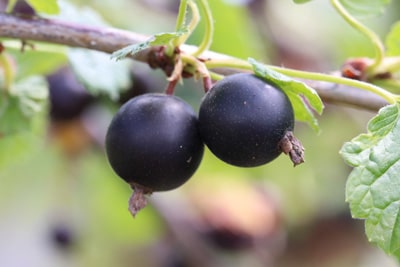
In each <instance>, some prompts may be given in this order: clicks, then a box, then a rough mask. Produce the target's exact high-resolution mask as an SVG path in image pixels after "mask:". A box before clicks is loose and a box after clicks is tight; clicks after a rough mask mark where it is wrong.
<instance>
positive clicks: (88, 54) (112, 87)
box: [68, 48, 131, 100]
mask: <svg viewBox="0 0 400 267" xmlns="http://www.w3.org/2000/svg"><path fill="white" fill-rule="evenodd" d="M68 57H69V60H70V63H71V67H72V69H73V71H74V73H75V75H76V76H77V77H78V79H79V80H80V82H82V84H83V85H84V86H85V87H86V88H87V89H88V90H89V91H90V92H91V93H92V94H94V95H99V94H106V95H108V96H109V97H110V98H111V99H113V100H116V99H118V97H119V92H121V91H123V90H126V89H127V88H128V87H129V86H130V85H131V76H130V63H131V62H129V61H127V60H126V61H119V62H115V61H112V60H110V56H109V55H108V54H105V53H101V52H97V51H90V50H86V49H79V48H71V49H70V50H69V52H68Z"/></svg>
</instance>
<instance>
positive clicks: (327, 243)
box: [0, 0, 400, 267]
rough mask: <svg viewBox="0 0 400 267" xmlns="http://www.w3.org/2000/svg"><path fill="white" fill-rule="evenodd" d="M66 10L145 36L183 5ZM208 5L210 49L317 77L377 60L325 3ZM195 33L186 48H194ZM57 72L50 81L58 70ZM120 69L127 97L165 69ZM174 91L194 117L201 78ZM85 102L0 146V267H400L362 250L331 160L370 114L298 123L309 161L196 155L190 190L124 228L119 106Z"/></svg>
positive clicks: (118, 4)
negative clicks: (127, 82)
mask: <svg viewBox="0 0 400 267" xmlns="http://www.w3.org/2000/svg"><path fill="white" fill-rule="evenodd" d="M73 2H74V4H76V5H78V6H80V7H82V8H91V9H93V10H94V11H95V12H97V13H98V14H99V15H101V16H102V17H103V18H104V20H105V21H107V22H108V23H109V24H110V25H112V26H113V27H117V28H122V29H126V30H131V31H135V32H139V33H143V34H149V35H150V34H155V33H158V32H164V31H172V30H174V27H175V18H176V14H177V9H178V6H179V1H173V0H169V1H164V0H103V1H95V0H91V1H73ZM209 2H210V6H211V8H212V12H213V16H214V21H215V36H214V41H213V44H212V50H214V51H218V52H221V53H226V54H229V55H233V56H236V57H240V58H244V59H246V58H247V57H253V58H256V59H257V60H260V61H263V62H266V63H271V64H276V65H282V66H285V67H291V68H297V69H303V70H312V71H321V72H328V71H331V70H336V69H339V68H340V66H341V64H342V63H343V62H344V61H345V59H347V58H349V57H357V56H372V55H373V49H372V47H371V46H370V44H369V43H368V41H367V40H366V39H365V38H364V37H363V36H361V35H360V34H358V33H357V32H355V31H354V30H353V29H351V28H350V27H349V26H348V25H347V24H345V23H344V22H343V21H342V19H341V18H340V17H339V15H337V14H336V13H335V12H334V10H333V8H332V7H331V6H330V5H329V2H328V1H313V2H310V3H308V4H305V5H295V4H294V3H293V2H292V1H289V0H281V1H277V0H264V1H262V0H253V1H252V0H247V1H245V0H241V1H240V0H236V1H234V0H212V1H209ZM392 2H393V4H391V6H390V8H388V10H387V12H386V13H385V15H384V16H381V17H379V18H374V19H368V20H366V21H365V23H366V24H367V25H369V26H370V27H371V28H373V29H374V30H376V31H377V32H378V33H379V34H380V35H381V36H382V37H383V36H385V34H386V33H387V32H388V31H389V30H390V25H391V24H392V23H393V22H394V21H396V20H397V19H398V14H399V12H400V4H399V2H398V1H392ZM83 19H84V18H83ZM202 26H203V25H201V24H200V26H199V27H198V29H197V30H196V31H195V33H194V35H193V36H192V37H191V38H190V39H189V43H192V44H198V43H199V42H200V41H201V38H202V33H203V31H202V29H203V27H202ZM28 56H29V53H27V54H19V55H17V54H15V58H16V64H17V66H18V65H20V67H19V68H21V69H23V68H24V66H30V65H29V60H30V59H29V58H28ZM43 60H45V59H43ZM59 62H60V63H59V64H58V65H57V66H55V67H54V68H50V69H51V70H52V71H48V72H49V73H47V74H48V75H50V74H51V73H50V72H53V71H54V72H55V71H56V70H58V68H59V67H61V66H62V65H64V64H65V63H66V60H65V58H63V57H60V60H59ZM121 64H126V63H122V62H121ZM128 64H131V66H130V69H131V72H132V73H131V76H132V77H133V78H132V82H133V87H134V89H132V90H134V94H137V93H140V92H143V91H145V92H149V91H162V90H163V89H164V87H165V85H166V80H165V76H163V74H162V73H161V71H159V70H150V69H149V68H147V66H146V65H144V64H142V63H138V62H129V63H128ZM30 68H32V66H30ZM67 68H68V67H67ZM176 94H177V95H178V96H180V97H182V98H184V99H185V100H186V101H188V102H189V103H191V104H192V105H193V107H194V108H195V109H197V108H198V106H199V103H200V101H201V97H202V95H203V92H202V87H201V84H200V82H196V81H193V80H185V81H184V83H183V84H181V85H179V86H178V88H177V91H176ZM88 103H90V104H87V105H86V104H85V109H83V110H82V111H81V112H79V114H78V115H76V116H70V117H69V118H68V119H65V118H62V119H59V118H50V117H49V116H48V115H45V117H44V118H45V119H44V120H42V121H41V122H40V123H39V124H38V125H39V126H38V127H37V128H36V129H35V131H24V132H20V133H18V134H12V135H6V136H2V137H0V185H1V186H0V218H1V220H0V266H5V267H22V266H24V267H46V266H49V267H56V266H57V267H58V266H68V267H70V266H71V267H72V266H74V267H75V266H97V267H102V266H104V267H106V266H107V267H108V266H115V267H128V266H133V267H136V266H149V267H153V266H154V267H177V266H181V267H191V266H221V267H224V266H252V267H253V266H277V267H289V266H290V267H291V266H296V267H301V266H308V267H313V266H318V267H322V266H332V267H333V266H340V267H346V266H352V267H358V266H360V267H361V266H362V267H369V266H382V267H385V266H397V263H395V262H394V261H393V260H392V259H391V258H390V257H389V256H386V255H384V254H383V252H381V251H379V250H378V249H377V248H375V247H373V246H372V245H370V244H368V242H367V240H366V237H365V235H364V228H363V222H362V221H357V220H353V219H352V218H351V216H350V212H349V210H348V205H347V204H346V203H345V200H344V192H345V183H346V177H347V175H348V173H349V171H350V169H349V168H348V167H347V166H346V165H345V164H344V162H343V161H342V159H341V158H340V156H339V154H338V151H339V149H340V147H341V146H342V144H343V142H345V141H348V140H350V139H351V138H353V137H354V136H356V135H357V134H358V133H360V132H364V131H365V130H366V123H367V121H368V120H369V119H370V118H371V117H372V116H373V115H374V114H373V113H370V112H365V111H361V110H355V109H350V108H346V107H338V106H331V105H327V106H326V109H325V112H324V114H323V116H321V117H319V122H320V126H321V130H322V132H321V134H319V135H317V134H316V133H315V132H313V131H312V130H311V129H310V128H308V127H307V126H306V125H304V124H298V125H296V131H295V134H296V136H297V137H298V138H299V139H300V140H301V141H302V143H303V145H304V147H305V148H306V163H305V164H302V165H300V166H298V167H296V168H293V167H292V164H291V162H290V161H289V159H288V158H286V157H285V156H281V157H279V158H278V159H277V160H276V161H274V162H272V163H271V164H268V165H266V166H262V167H258V168H237V167H233V166H229V165H227V164H225V163H222V162H221V161H219V160H217V159H216V158H215V157H214V156H213V155H212V154H210V153H209V152H208V151H206V154H205V157H204V160H203V162H202V164H201V166H200V168H199V170H198V171H197V172H196V174H195V175H194V176H193V177H192V179H191V180H190V181H189V182H187V183H186V184H185V185H184V186H182V187H181V188H179V189H177V190H174V191H170V192H163V193H155V194H153V195H152V196H151V198H150V204H149V206H148V207H147V208H145V209H144V210H143V211H141V212H140V213H139V215H138V216H137V217H136V218H135V219H133V218H132V216H131V215H130V213H129V212H128V210H127V201H128V198H129V196H130V193H131V190H130V188H129V187H128V185H127V184H125V183H124V182H123V181H122V180H121V179H119V178H118V177H117V176H116V175H115V174H114V173H113V171H112V170H111V168H110V166H109V165H108V162H107V160H106V157H105V154H104V150H103V146H102V145H103V139H104V134H105V131H106V129H107V125H108V123H109V121H110V119H111V117H112V114H113V113H114V112H115V111H116V110H117V108H118V106H119V105H120V104H121V103H120V102H115V101H111V100H110V99H109V98H108V97H106V96H97V97H95V98H94V99H90V101H88ZM49 105H51V103H49Z"/></svg>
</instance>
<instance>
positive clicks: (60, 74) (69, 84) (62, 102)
mask: <svg viewBox="0 0 400 267" xmlns="http://www.w3.org/2000/svg"><path fill="white" fill-rule="evenodd" d="M47 82H48V83H49V94H50V117H51V119H53V120H55V121H66V120H72V119H75V118H77V117H79V116H80V115H81V114H82V113H83V111H84V110H85V109H86V108H87V107H88V106H89V105H90V104H91V103H92V102H93V100H94V98H93V96H91V95H90V94H89V93H88V92H87V91H86V89H85V87H84V86H83V85H82V84H81V83H80V82H79V81H78V80H77V78H76V77H75V75H74V73H73V72H72V70H71V69H70V68H68V67H65V68H61V69H59V70H58V71H56V72H54V73H52V74H51V75H49V76H48V77H47Z"/></svg>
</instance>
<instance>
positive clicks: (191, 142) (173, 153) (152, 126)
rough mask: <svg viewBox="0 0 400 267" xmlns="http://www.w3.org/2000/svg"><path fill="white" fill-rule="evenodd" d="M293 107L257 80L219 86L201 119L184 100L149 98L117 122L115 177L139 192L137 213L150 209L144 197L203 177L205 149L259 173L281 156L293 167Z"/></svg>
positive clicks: (111, 133) (113, 132) (231, 80)
mask: <svg viewBox="0 0 400 267" xmlns="http://www.w3.org/2000/svg"><path fill="white" fill-rule="evenodd" d="M293 127H294V115H293V108H292V106H291V103H290V101H289V99H288V98H287V96H286V95H285V93H283V92H282V91H281V90H280V89H279V88H277V87H275V86H273V85H270V84H268V83H266V82H265V81H264V80H262V79H261V78H259V77H256V76H255V75H252V74H244V73H241V74H234V75H230V76H228V77H226V78H224V79H223V80H221V81H219V82H217V83H216V84H215V85H214V86H213V87H212V88H211V89H210V90H209V91H208V92H207V93H206V95H205V97H204V98H203V100H202V103H201V106H200V110H199V116H198V117H197V115H196V114H195V112H194V110H193V109H192V107H191V106H190V105H189V104H187V103H186V102H184V101H183V100H182V99H180V98H178V97H176V96H173V95H167V94H157V93H149V94H144V95H140V96H137V97H134V98H132V99H131V100H130V101H128V102H127V103H125V104H124V105H123V106H122V107H121V108H120V110H119V111H118V112H117V114H116V115H115V117H114V118H113V120H112V122H111V124H110V126H109V128H108V132H107V136H106V152H107V156H108V160H109V162H110V164H111V166H112V168H113V169H114V171H115V172H116V173H117V174H118V175H119V176H120V177H121V178H122V179H124V180H125V181H126V182H127V183H129V184H130V185H131V186H132V188H133V189H134V191H135V192H134V194H133V195H132V197H131V199H130V204H129V205H130V211H131V212H132V214H136V212H137V211H138V210H140V209H141V208H143V207H144V205H145V204H146V201H145V198H144V197H143V196H144V195H145V194H150V193H152V192H154V191H166V190H171V189H174V188H177V187H179V186H180V185H182V184H183V183H185V182H186V181H187V180H188V179H189V178H190V177H191V176H192V175H193V174H194V172H195V171H196V170H197V168H198V167H199V165H200V162H201V160H202V157H203V152H204V144H205V145H207V147H208V148H209V149H210V150H211V152H212V153H213V154H214V155H216V156H217V157H218V158H219V159H221V160H223V161H225V162H227V163H229V164H232V165H235V166H240V167H254V166H260V165H263V164H266V163H268V162H270V161H272V160H274V159H275V158H277V157H278V156H279V155H280V154H281V152H284V153H286V154H289V155H291V158H292V160H293V162H294V163H295V165H296V164H299V163H301V162H302V161H303V157H302V156H303V155H302V153H303V150H302V147H301V145H299V143H297V142H296V141H297V140H296V139H295V138H294V136H293V134H292V130H293Z"/></svg>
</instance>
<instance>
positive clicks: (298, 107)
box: [249, 58, 324, 132]
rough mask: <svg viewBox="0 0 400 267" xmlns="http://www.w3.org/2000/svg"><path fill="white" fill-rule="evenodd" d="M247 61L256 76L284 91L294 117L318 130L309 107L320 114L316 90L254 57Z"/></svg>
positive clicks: (319, 100) (320, 105) (322, 107)
mask: <svg viewBox="0 0 400 267" xmlns="http://www.w3.org/2000/svg"><path fill="white" fill-rule="evenodd" d="M249 62H250V64H252V65H253V69H254V72H255V74H256V75H257V76H260V77H262V78H263V79H264V80H266V81H268V82H270V83H272V84H274V85H275V86H277V87H279V88H281V89H282V90H283V91H284V92H285V93H286V95H287V96H288V97H289V99H290V102H291V103H292V106H293V109H294V115H295V119H296V120H298V121H302V122H306V123H308V124H309V125H310V126H311V127H312V128H313V129H314V130H315V131H317V132H318V131H319V126H318V121H317V119H316V118H315V116H314V114H313V111H312V110H311V109H310V107H311V108H312V109H314V110H315V111H316V112H317V113H318V114H322V111H323V109H324V104H323V103H322V100H321V99H320V97H319V96H318V94H317V92H316V91H315V90H314V89H312V88H311V87H309V86H308V85H306V84H305V83H303V82H300V81H297V80H294V79H292V78H290V77H288V76H286V75H283V74H281V73H279V72H276V71H274V70H272V69H270V68H268V67H267V66H265V65H264V64H262V63H259V62H257V61H255V60H254V59H251V58H250V59H249ZM305 100H306V101H305Z"/></svg>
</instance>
